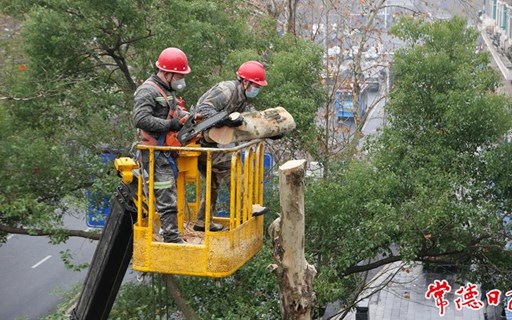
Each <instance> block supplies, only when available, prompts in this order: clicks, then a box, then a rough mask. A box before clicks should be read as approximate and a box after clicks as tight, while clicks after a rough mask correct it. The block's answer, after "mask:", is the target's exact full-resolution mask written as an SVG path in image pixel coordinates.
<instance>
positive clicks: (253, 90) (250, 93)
mask: <svg viewBox="0 0 512 320" xmlns="http://www.w3.org/2000/svg"><path fill="white" fill-rule="evenodd" d="M249 88H251V89H250V90H249V91H245V95H246V96H247V98H254V97H256V96H257V95H258V93H259V92H260V88H256V87H253V86H250V87H249Z"/></svg>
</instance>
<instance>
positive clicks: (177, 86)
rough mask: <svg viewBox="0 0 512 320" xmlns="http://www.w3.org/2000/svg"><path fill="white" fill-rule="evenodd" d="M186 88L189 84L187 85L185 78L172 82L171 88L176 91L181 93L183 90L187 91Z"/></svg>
mask: <svg viewBox="0 0 512 320" xmlns="http://www.w3.org/2000/svg"><path fill="white" fill-rule="evenodd" d="M186 86H187V84H186V83H185V78H182V79H180V80H175V81H172V82H171V88H172V89H173V90H174V91H181V90H183V89H185V87H186Z"/></svg>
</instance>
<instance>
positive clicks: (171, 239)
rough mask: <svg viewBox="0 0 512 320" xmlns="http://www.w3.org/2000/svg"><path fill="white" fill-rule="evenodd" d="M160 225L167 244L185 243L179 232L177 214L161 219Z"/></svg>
mask: <svg viewBox="0 0 512 320" xmlns="http://www.w3.org/2000/svg"><path fill="white" fill-rule="evenodd" d="M160 224H161V227H162V229H161V230H160V233H161V235H162V236H163V238H164V242H167V243H183V242H184V241H183V239H182V238H181V235H180V231H179V230H178V217H177V216H176V214H169V215H166V216H165V217H160Z"/></svg>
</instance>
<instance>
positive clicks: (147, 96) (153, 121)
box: [132, 48, 191, 243]
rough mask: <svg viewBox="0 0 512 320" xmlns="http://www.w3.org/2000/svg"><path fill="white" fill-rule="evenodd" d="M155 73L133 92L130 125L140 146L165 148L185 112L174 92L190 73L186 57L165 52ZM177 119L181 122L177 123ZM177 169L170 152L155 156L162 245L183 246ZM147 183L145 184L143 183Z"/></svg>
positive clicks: (145, 158) (145, 156)
mask: <svg viewBox="0 0 512 320" xmlns="http://www.w3.org/2000/svg"><path fill="white" fill-rule="evenodd" d="M156 67H157V68H158V71H157V73H156V74H153V75H152V76H151V77H150V78H149V79H147V80H146V81H145V82H144V83H143V84H142V85H141V86H139V87H138V88H137V90H136V91H135V97H134V106H133V114H132V116H133V123H134V125H135V127H136V128H138V129H139V130H138V131H139V136H140V140H141V141H140V143H141V144H146V145H153V146H154V145H159V146H162V145H165V135H166V133H167V132H169V130H170V131H179V130H180V129H181V127H182V126H183V125H182V123H183V119H182V118H184V117H187V116H188V112H186V110H184V109H183V108H181V107H180V106H179V105H178V102H177V101H178V100H177V98H176V91H180V90H183V89H184V88H185V75H187V74H188V73H190V71H191V70H190V67H189V65H188V60H187V56H186V55H185V53H183V51H181V50H180V49H177V48H167V49H165V50H163V51H162V52H161V53H160V56H159V57H158V61H157V62H156ZM180 119H181V120H182V121H180ZM140 160H141V163H142V168H143V169H144V171H146V172H149V151H147V150H142V151H141V159H140ZM177 174H178V173H177V167H176V162H175V159H174V158H173V156H172V154H171V153H169V152H159V151H156V152H155V170H154V179H155V180H154V181H155V184H154V193H155V207H156V211H157V213H158V215H159V217H160V227H161V228H160V235H161V236H162V237H163V239H164V242H171V243H183V239H182V237H181V235H180V233H179V230H178V222H177V213H178V207H177V202H176V197H177V190H176V178H177ZM145 183H147V181H145Z"/></svg>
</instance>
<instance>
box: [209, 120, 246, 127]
mask: <svg viewBox="0 0 512 320" xmlns="http://www.w3.org/2000/svg"><path fill="white" fill-rule="evenodd" d="M243 123H244V118H242V117H238V118H236V119H235V120H233V119H231V118H230V117H226V119H222V120H221V121H219V122H217V124H216V125H215V126H216V127H229V128H236V127H239V126H241V125H242V124H243Z"/></svg>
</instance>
